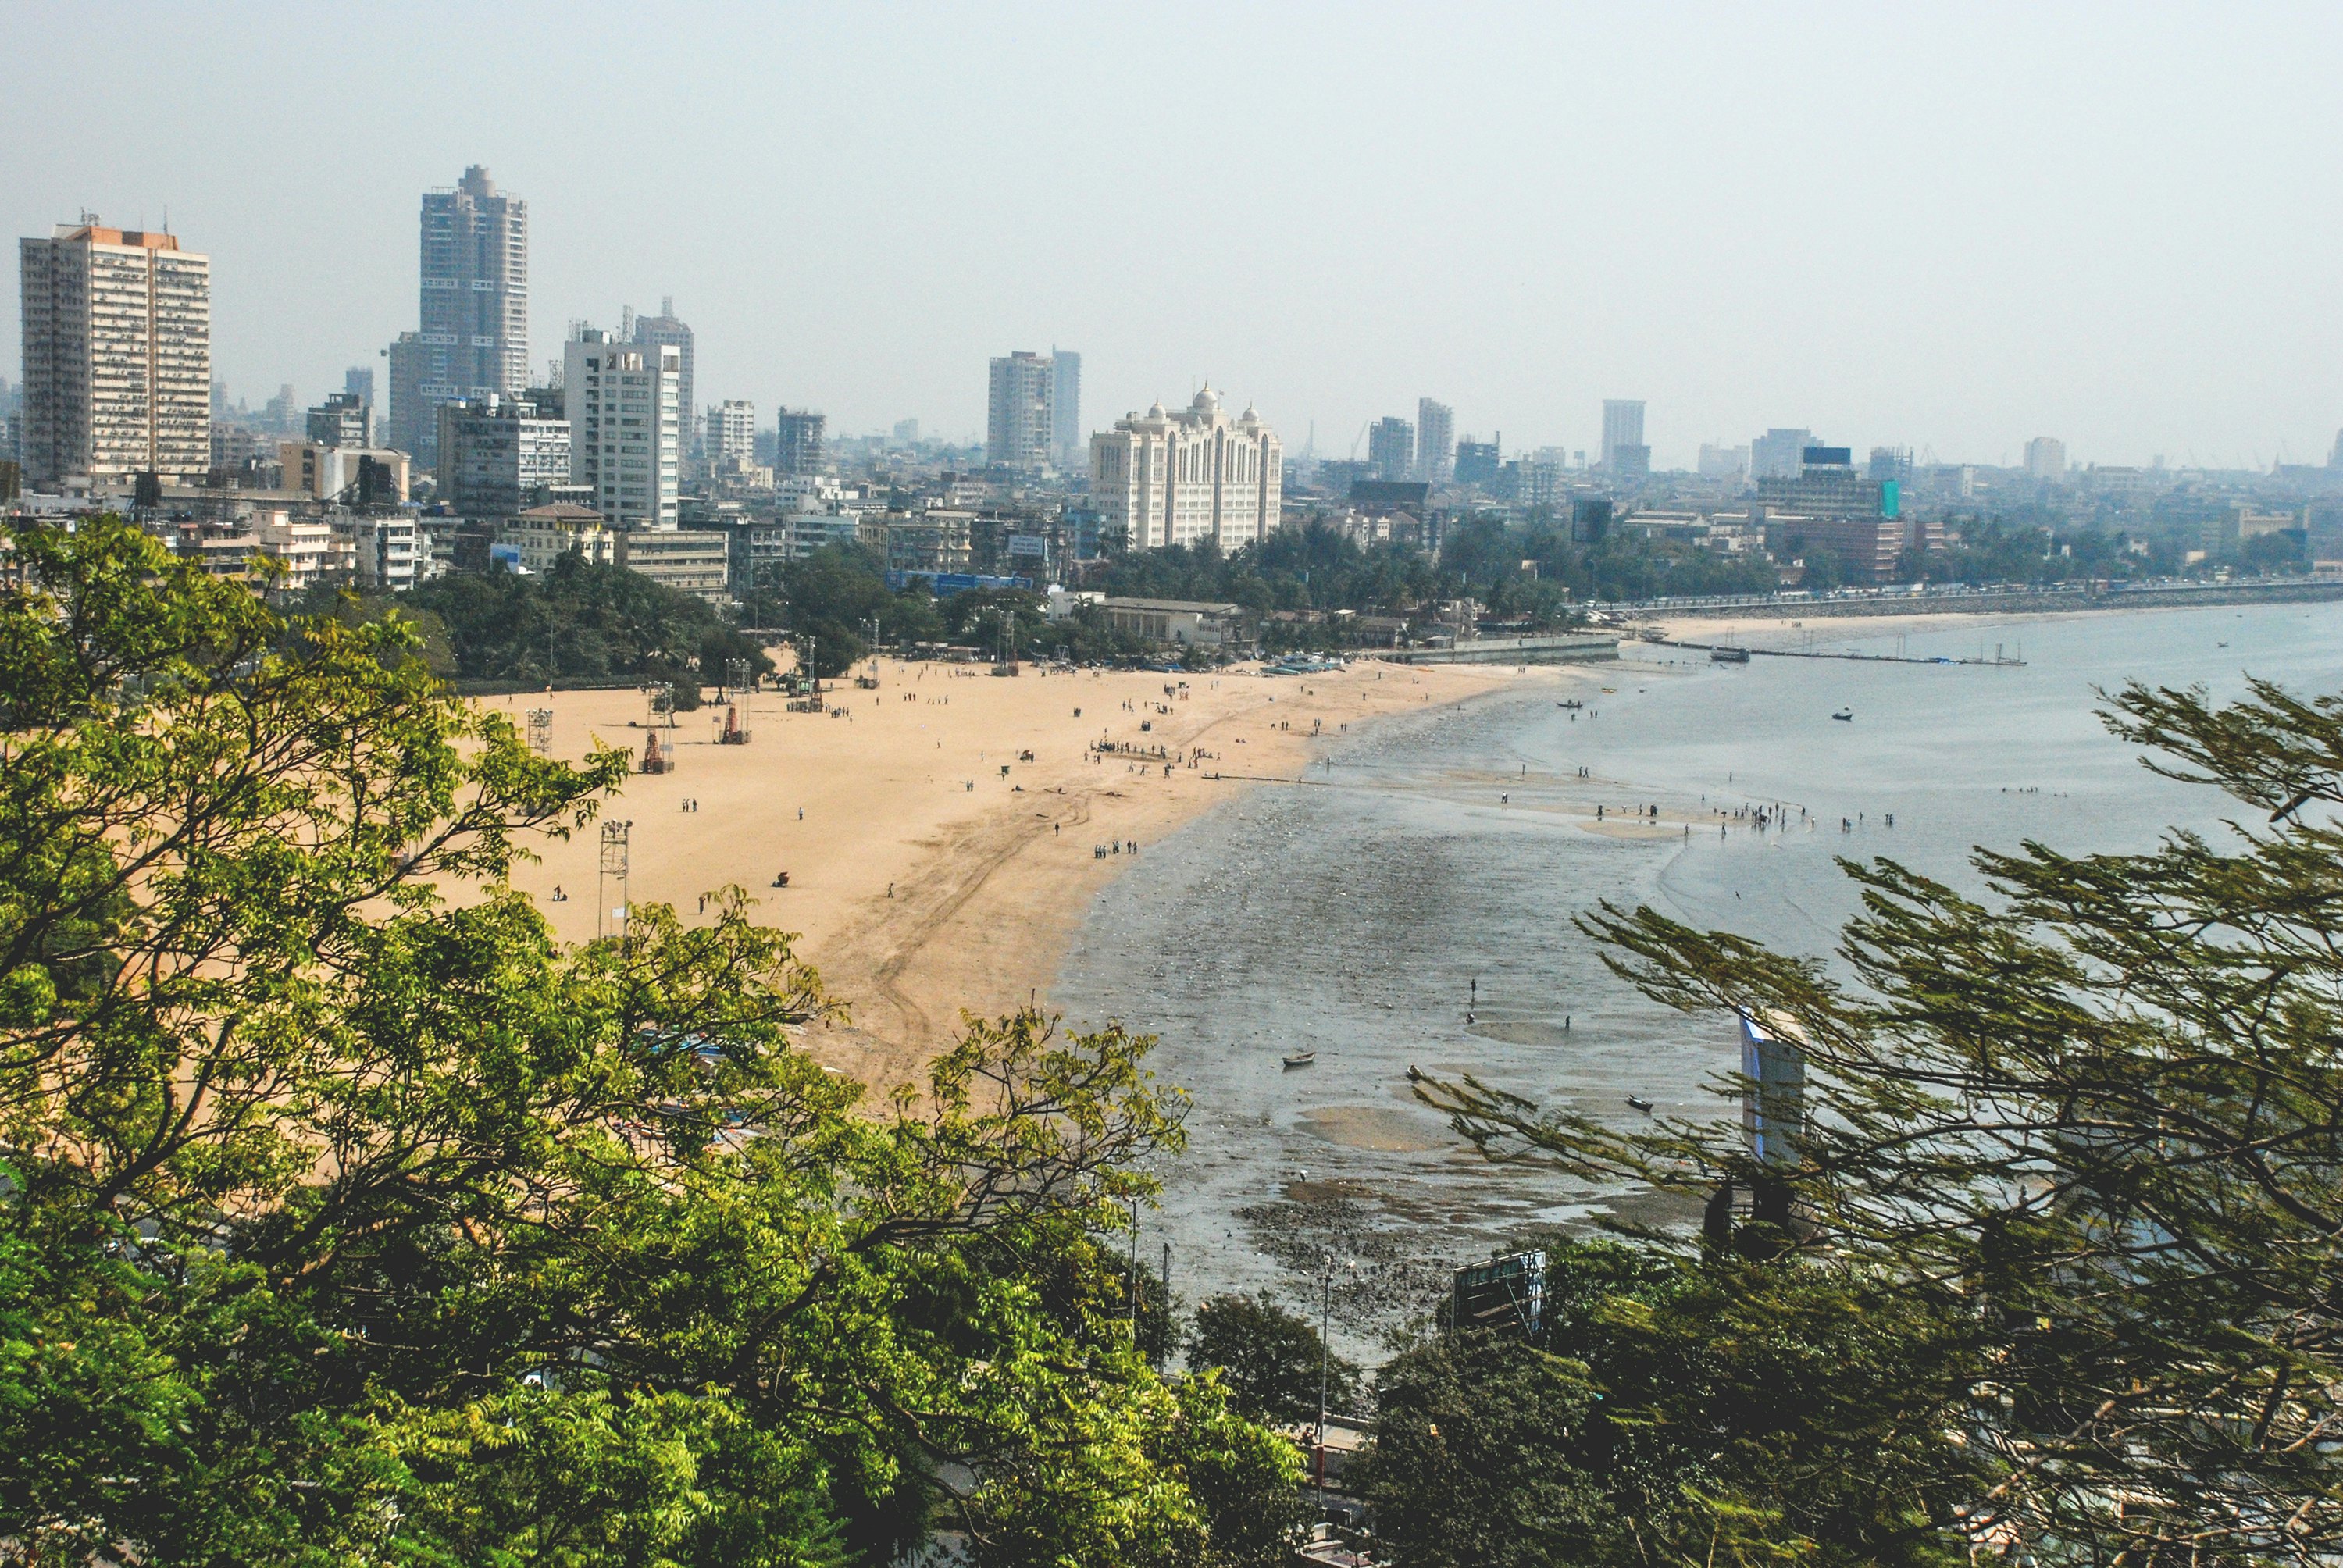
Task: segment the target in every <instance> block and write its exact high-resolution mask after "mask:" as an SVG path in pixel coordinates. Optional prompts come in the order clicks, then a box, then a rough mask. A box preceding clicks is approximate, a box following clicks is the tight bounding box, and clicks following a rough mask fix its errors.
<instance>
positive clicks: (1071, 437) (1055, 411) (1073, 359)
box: [1050, 348, 1088, 468]
mask: <svg viewBox="0 0 2343 1568" xmlns="http://www.w3.org/2000/svg"><path fill="white" fill-rule="evenodd" d="M1050 427H1051V445H1052V446H1053V447H1055V448H1056V456H1057V459H1058V466H1059V467H1061V468H1072V467H1076V466H1077V465H1078V464H1080V463H1081V460H1082V457H1083V454H1084V452H1085V451H1086V450H1087V449H1088V448H1087V445H1086V443H1085V442H1084V441H1083V440H1082V357H1081V355H1079V354H1076V353H1074V352H1073V351H1072V350H1071V349H1067V348H1052V349H1051V350H1050Z"/></svg>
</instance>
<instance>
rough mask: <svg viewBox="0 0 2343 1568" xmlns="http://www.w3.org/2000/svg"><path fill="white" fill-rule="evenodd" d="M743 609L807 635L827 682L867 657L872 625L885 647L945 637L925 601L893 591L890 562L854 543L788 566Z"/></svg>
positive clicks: (770, 623) (764, 621)
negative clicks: (888, 574)
mask: <svg viewBox="0 0 2343 1568" xmlns="http://www.w3.org/2000/svg"><path fill="white" fill-rule="evenodd" d="M746 610H747V613H748V615H749V618H751V620H752V622H753V623H754V624H757V625H760V626H786V627H787V628H789V630H790V631H791V632H792V633H794V634H796V635H797V636H799V637H808V636H810V637H811V638H813V639H814V664H815V667H816V670H817V673H819V674H820V676H821V677H822V678H824V679H826V680H827V679H831V678H835V677H838V676H840V675H843V674H845V673H846V672H847V670H848V669H850V668H852V667H853V664H854V662H855V661H856V660H857V659H860V658H865V657H867V656H868V655H869V653H870V633H871V630H872V628H873V627H874V626H875V627H876V628H877V630H878V636H879V640H880V643H882V644H900V643H907V642H935V641H940V640H941V639H942V638H943V635H944V628H943V622H942V621H941V620H940V618H938V617H937V615H936V611H935V607H934V604H933V602H932V601H931V600H930V598H928V596H927V595H926V594H924V593H920V592H904V593H900V594H899V593H895V592H892V591H890V589H889V588H888V587H887V580H886V575H885V564H884V563H883V562H881V561H880V559H879V558H878V557H876V556H874V555H872V554H871V553H870V551H869V550H866V549H863V548H861V547H860V546H856V545H826V546H824V547H823V548H820V549H819V550H817V551H815V552H814V553H813V554H812V555H810V556H809V557H807V558H805V559H804V560H801V561H791V562H789V563H786V564H785V565H784V566H782V567H780V568H778V569H777V570H776V571H775V572H774V574H773V578H772V580H770V581H769V582H764V583H760V584H759V585H758V588H757V591H756V592H755V593H753V594H751V595H750V596H749V601H748V604H747V606H746Z"/></svg>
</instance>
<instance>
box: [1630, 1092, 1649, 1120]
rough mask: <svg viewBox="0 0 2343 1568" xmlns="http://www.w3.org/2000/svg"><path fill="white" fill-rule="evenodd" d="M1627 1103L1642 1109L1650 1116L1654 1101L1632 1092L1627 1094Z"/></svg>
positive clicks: (1639, 1109)
mask: <svg viewBox="0 0 2343 1568" xmlns="http://www.w3.org/2000/svg"><path fill="white" fill-rule="evenodd" d="M1627 1103H1628V1104H1630V1105H1632V1106H1634V1108H1635V1109H1636V1110H1638V1111H1642V1112H1643V1113H1644V1115H1646V1116H1649V1115H1650V1114H1651V1113H1652V1102H1651V1101H1648V1100H1646V1099H1644V1097H1643V1096H1642V1095H1640V1094H1631V1095H1629V1096H1627Z"/></svg>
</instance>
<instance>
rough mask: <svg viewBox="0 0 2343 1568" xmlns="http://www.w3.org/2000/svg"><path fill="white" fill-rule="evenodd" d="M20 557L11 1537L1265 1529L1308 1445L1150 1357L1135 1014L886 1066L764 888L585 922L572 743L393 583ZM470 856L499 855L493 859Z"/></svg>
mask: <svg viewBox="0 0 2343 1568" xmlns="http://www.w3.org/2000/svg"><path fill="white" fill-rule="evenodd" d="M9 542H10V544H11V545H12V546H13V548H14V551H15V555H14V559H15V561H16V562H17V563H19V564H20V565H21V567H22V568H23V578H22V579H21V583H20V585H18V586H15V587H12V588H9V589H7V590H6V592H5V598H0V693H4V694H5V709H4V710H0V719H5V726H6V729H5V734H0V747H5V756H0V1161H5V1171H0V1538H5V1540H6V1541H7V1542H8V1543H9V1546H8V1548H7V1550H8V1552H9V1553H11V1554H13V1555H15V1556H16V1557H18V1558H20V1559H22V1560H28V1561H31V1562H35V1563H80V1562H86V1561H90V1560H92V1558H93V1554H101V1555H105V1556H106V1557H109V1558H114V1559H117V1560H119V1559H121V1558H123V1557H124V1555H125V1554H126V1553H136V1555H137V1556H138V1558H139V1559H140V1560H142V1561H146V1562H149V1563H181V1562H234V1563H325V1562H334V1563H386V1564H387V1563H402V1564H406V1563H508V1562H509V1563H518V1562H523V1561H528V1562H544V1563H562V1564H574V1565H579V1568H584V1565H589V1564H590V1565H599V1564H613V1565H615V1564H619V1563H627V1564H637V1563H662V1564H670V1563H671V1564H679V1565H681V1564H702V1563H705V1564H719V1563H723V1564H734V1563H771V1564H813V1563H850V1562H855V1563H887V1562H890V1561H892V1560H893V1559H894V1558H895V1557H896V1556H897V1555H898V1554H899V1553H900V1552H901V1551H902V1550H903V1549H904V1548H905V1547H907V1546H909V1545H910V1544H913V1543H917V1542H919V1541H920V1539H922V1538H923V1537H924V1536H925V1535H926V1534H927V1533H928V1532H929V1530H930V1526H931V1524H932V1523H934V1522H935V1520H936V1519H937V1517H938V1515H939V1513H941V1514H942V1515H943V1516H944V1517H946V1518H948V1519H949V1520H950V1521H951V1522H954V1523H958V1524H959V1525H960V1526H962V1527H964V1528H965V1529H967V1530H968V1531H969V1532H970V1536H971V1539H972V1541H973V1543H975V1547H976V1550H977V1553H978V1556H979V1558H980V1561H982V1562H984V1563H1003V1564H1022V1563H1052V1564H1055V1563H1077V1562H1080V1563H1087V1562H1107V1561H1123V1562H1137V1563H1165V1564H1204V1563H1215V1562H1235V1561H1256V1560H1259V1558H1258V1556H1257V1554H1254V1555H1248V1553H1254V1552H1255V1546H1256V1545H1257V1540H1256V1536H1255V1534H1254V1533H1252V1532H1253V1526H1252V1523H1251V1522H1249V1521H1246V1520H1242V1519H1239V1518H1236V1517H1234V1516H1233V1515H1232V1513H1230V1512H1229V1510H1230V1509H1231V1508H1232V1507H1233V1506H1235V1504H1233V1503H1231V1501H1230V1500H1231V1499H1242V1498H1246V1497H1250V1496H1253V1495H1257V1494H1259V1493H1262V1492H1263V1491H1274V1490H1275V1489H1276V1487H1277V1486H1278V1485H1280V1484H1282V1483H1283V1482H1284V1481H1286V1480H1288V1479H1290V1477H1291V1475H1292V1458H1291V1456H1290V1455H1285V1456H1282V1457H1281V1455H1280V1453H1279V1451H1278V1450H1277V1448H1276V1446H1275V1445H1274V1443H1273V1442H1270V1441H1268V1440H1267V1439H1266V1434H1262V1433H1260V1432H1257V1431H1256V1430H1255V1429H1251V1428H1247V1427H1245V1426H1244V1425H1243V1424H1242V1422H1238V1421H1237V1420H1236V1418H1234V1417H1232V1416H1230V1415H1228V1414H1226V1413H1225V1412H1222V1411H1221V1410H1219V1409H1217V1408H1216V1407H1214V1406H1213V1405H1212V1403H1211V1402H1210V1401H1209V1400H1208V1399H1205V1398H1204V1397H1203V1395H1202V1393H1201V1392H1200V1393H1198V1394H1197V1395H1194V1396H1189V1395H1185V1394H1175V1393H1174V1392H1172V1390H1170V1389H1168V1388H1167V1387H1166V1386H1165V1385H1164V1384H1163V1383H1162V1382H1160V1381H1159V1380H1158V1379H1157V1377H1156V1376H1155V1375H1154V1373H1153V1372H1151V1370H1150V1369H1148V1368H1147V1367H1146V1365H1145V1364H1144V1362H1142V1361H1141V1358H1140V1357H1139V1355H1138V1354H1137V1353H1136V1352H1135V1351H1134V1349H1133V1347H1132V1345H1131V1339H1130V1335H1129V1333H1128V1331H1127V1328H1126V1326H1125V1323H1124V1320H1123V1317H1122V1299H1123V1298H1122V1295H1121V1291H1120V1289H1119V1288H1118V1283H1117V1282H1116V1280H1115V1279H1114V1276H1113V1273H1112V1271H1111V1267H1110V1266H1109V1261H1110V1260H1111V1253H1112V1251H1113V1250H1114V1249H1113V1241H1114V1237H1113V1236H1112V1235H1111V1233H1110V1232H1111V1231H1112V1230H1113V1229H1114V1228H1115V1227H1116V1226H1118V1225H1120V1224H1121V1223H1124V1222H1126V1221H1125V1220H1124V1218H1123V1217H1124V1216H1125V1215H1126V1214H1127V1212H1128V1210H1129V1206H1130V1205H1131V1203H1132V1202H1134V1201H1142V1200H1143V1199H1144V1197H1145V1196H1146V1193H1147V1191H1148V1187H1147V1183H1146V1182H1145V1181H1144V1180H1143V1179H1142V1178H1141V1176H1139V1175H1138V1174H1137V1173H1136V1172H1135V1171H1134V1170H1133V1169H1132V1161H1136V1160H1138V1159H1140V1158H1141V1157H1144V1156H1146V1155H1148V1154H1150V1153H1151V1152H1154V1151H1171V1150H1173V1149H1176V1148H1177V1147H1178V1144H1179V1134H1178V1127H1177V1122H1176V1110H1177V1106H1176V1101H1175V1099H1174V1098H1173V1097H1172V1096H1171V1095H1170V1094H1169V1093H1167V1091H1162V1090H1161V1089H1159V1088H1157V1087H1156V1086H1154V1085H1153V1084H1152V1083H1151V1081H1149V1079H1148V1076H1147V1074H1146V1072H1145V1070H1144V1069H1143V1068H1142V1066H1141V1058H1142V1056H1143V1053H1144V1051H1145V1049H1146V1046H1147V1041H1146V1040H1144V1039H1134V1038H1132V1037H1130V1036H1127V1035H1125V1034H1123V1033H1122V1032H1121V1031H1120V1030H1106V1031H1103V1032H1101V1033H1097V1034H1090V1035H1080V1036H1072V1037H1067V1036H1063V1035H1061V1034H1060V1033H1059V1032H1058V1031H1057V1030H1056V1029H1055V1028H1054V1026H1053V1024H1052V1023H1051V1020H1048V1019H1046V1018H1043V1017H1041V1016H1040V1015H1038V1014H1035V1013H1032V1012H1030V1011H1029V1012H1023V1013H1019V1014H1016V1015H1013V1016H1011V1017H1009V1018H1006V1019H1002V1020H970V1023H969V1025H968V1029H967V1032H966V1034H965V1037H964V1038H963V1040H961V1042H960V1044H959V1045H958V1046H957V1047H956V1048H954V1049H953V1050H950V1051H949V1052H947V1053H946V1054H945V1055H944V1056H943V1057H941V1058H940V1059H939V1060H938V1061H937V1062H936V1063H935V1064H934V1065H933V1068H932V1070H931V1072H930V1080H929V1082H928V1084H927V1085H926V1088H925V1091H924V1092H922V1093H918V1094H914V1093H911V1092H910V1091H905V1092H904V1093H902V1094H901V1095H900V1096H899V1097H897V1098H896V1099H894V1100H893V1101H890V1102H888V1103H886V1104H884V1105H877V1106H870V1105H865V1104H863V1103H862V1102H861V1092H860V1089H859V1088H858V1087H857V1086H856V1085H855V1084H853V1083H852V1082H851V1081H848V1080H845V1079H843V1078H840V1077H839V1076H837V1075H834V1074H832V1073H830V1072H827V1071H825V1070H822V1069H821V1068H820V1067H819V1066H818V1065H817V1064H816V1063H814V1062H813V1061H812V1060H809V1058H808V1057H807V1056H806V1055H804V1054H803V1053H802V1052H801V1051H800V1050H798V1049H796V1047H795V1046H794V1044H793V1043H792V1037H793V1033H794V1031H795V1030H797V1029H798V1028H799V1027H800V1026H802V1025H803V1024H805V1023H807V1022H809V1021H810V1020H814V1019H817V1018H819V1017H821V1016H824V1015H825V1014H828V1013H830V1012H832V1011H834V1010H835V1007H836V1004H835V1003H834V1002H832V1001H831V1000H830V999H829V998H828V997H827V996H826V995H825V993H824V992H823V991H822V990H821V987H820V981H819V979H818V977H817V976H816V975H815V974H814V973H813V972H812V971H811V970H809V968H808V967H807V966H806V965H805V964H804V963H803V962H802V961H801V960H799V959H798V958H797V956H796V955H795V953H794V950H793V949H792V945H791V941H790V939H789V937H788V936H787V935H785V934H783V933H780V932H778V931H773V930H767V929H765V928H763V927H760V926H759V925H757V924H755V923H754V921H753V920H751V918H750V909H749V901H748V900H747V899H746V897H745V895H743V894H741V893H740V892H739V890H737V889H736V890H720V891H719V895H718V898H717V900H716V905H715V910H714V918H713V919H712V920H707V921H705V922H700V923H694V924H689V925H687V924H686V923H685V922H683V921H682V920H679V918H678V917H677V916H676V915H675V913H674V912H673V911H672V910H669V909H667V908H665V907H662V906H658V905H644V906H640V907H639V908H638V909H636V910H634V911H633V914H634V918H633V919H632V920H629V922H628V935H627V937H626V938H625V939H624V940H606V941H600V942H596V943H592V944H589V945H588V946H585V947H582V948H565V947H562V946H560V945H558V944H557V943H556V942H555V941H554V940H552V938H551V936H550V934H549V932H548V929H547V927H546V925H545V923H544V921H543V920H542V919H541V918H540V917H539V916H538V912H537V911H536V910H535V909H534V908H533V907H532V906H531V905H530V904H529V902H528V900H527V899H525V898H524V897H522V896H521V895H519V894H518V893H517V892H515V891H514V890H512V889H511V888H510V887H509V886H508V883H507V882H506V880H505V876H506V873H507V871H508V869H509V868H510V867H511V865H512V864H513V862H514V860H515V859H516V858H518V856H520V855H521V854H522V853H523V852H524V847H525V843H526V841H527V839H528V836H529V835H531V834H534V833H539V832H545V833H554V834H561V833H568V832H571V831H575V830H578V829H582V828H587V827H589V826H590V824H591V822H592V819H593V817H594V815H595V812H596V809H597V808H598V802H599V799H600V798H601V796H602V794H603V792H604V791H605V790H607V789H610V788H612V787H614V786H616V785H617V784H618V782H619V780H620V779H622V778H623V777H624V775H625V759H624V758H623V757H622V756H620V755H618V754H616V753H610V752H604V753H601V754H598V755H597V756H596V757H594V758H592V759H588V761H587V762H586V763H585V764H584V765H582V766H570V765H567V764H563V763H559V762H556V761H552V760H549V759H542V758H538V757H536V756H534V755H532V754H531V753H530V752H529V751H528V749H527V747H526V746H525V745H524V744H523V743H522V742H521V740H520V738H519V737H518V735H517V734H516V733H515V732H514V730H513V729H512V726H511V725H510V724H509V723H508V721H506V720H505V719H502V718H501V717H499V716H498V714H496V713H494V712H492V711H483V710H478V709H473V708H472V707H470V706H469V705H468V704H465V703H462V702H460V701H458V700H456V699H453V698H451V697H450V696H448V695H447V693H446V692H445V690H444V689H442V688H440V687H439V686H438V685H437V683H436V682H435V681H434V680H433V679H432V678H431V676H430V674H429V671H428V669H427V668H426V666H425V665H424V663H423V662H422V661H421V660H420V659H419V658H416V657H414V650H415V648H416V638H415V634H414V631H413V629H412V628H411V627H410V626H409V625H407V623H406V622H404V620H403V619H401V618H397V617H395V616H394V617H387V618H367V619H361V620H358V621H357V622H356V623H355V624H353V623H351V622H347V621H345V620H343V619H341V618H336V617H324V618H310V619H305V620H300V621H297V622H295V623H293V624H290V625H288V624H287V622H285V621H283V620H281V619H280V618H278V617H277V615H276V614H275V613H273V612H272V611H271V610H269V609H268V608H266V606H264V605H263V604H262V603H261V602H260V601H259V600H258V599H256V598H253V597H251V596H249V595H248V594H246V592H244V591H243V590H242V589H241V588H237V587H236V586H235V585H233V584H229V583H226V582H223V581H218V580H216V579H212V578H207V577H206V576H205V575H204V574H203V573H202V572H201V571H200V570H198V569H196V568H191V567H189V566H188V565H186V563H183V562H181V561H178V560H176V559H175V558H173V557H171V556H170V555H169V554H168V553H167V552H166V551H165V550H163V549H162V548H160V547H159V546H157V545H156V544H154V543H153V542H152V541H149V540H147V539H146V538H144V537H142V536H141V535H139V534H138V533H136V531H134V530H131V529H129V528H124V527H122V526H120V525H118V524H116V523H113V522H111V521H101V522H92V523H86V524H85V525H83V526H82V527H80V528H79V529H78V530H77V531H76V532H75V533H73V534H70V535H68V534H65V533H61V532H55V531H51V530H47V529H44V528H35V527H31V526H25V527H20V528H14V529H12V531H11V533H10V536H9ZM443 882H446V883H451V884H454V885H456V886H457V887H458V888H460V890H461V892H460V894H459V895H458V896H453V897H451V896H449V895H448V893H447V892H445V891H443V890H442V888H441V884H442V883H443Z"/></svg>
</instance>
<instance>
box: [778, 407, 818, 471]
mask: <svg viewBox="0 0 2343 1568" xmlns="http://www.w3.org/2000/svg"><path fill="white" fill-rule="evenodd" d="M829 424H830V421H829V420H828V419H827V418H826V417H823V416H822V415H820V414H817V413H815V412H813V411H812V410H811V409H809V408H799V409H797V410H795V411H792V410H790V409H788V408H784V409H782V410H781V413H780V421H779V426H778V427H777V428H776V431H775V434H776V435H777V436H778V437H779V440H778V442H777V443H776V444H775V446H774V447H773V468H774V471H775V472H777V473H782V474H819V473H820V472H821V469H822V436H823V432H824V431H825V430H826V429H827V428H828V427H829Z"/></svg>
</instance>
